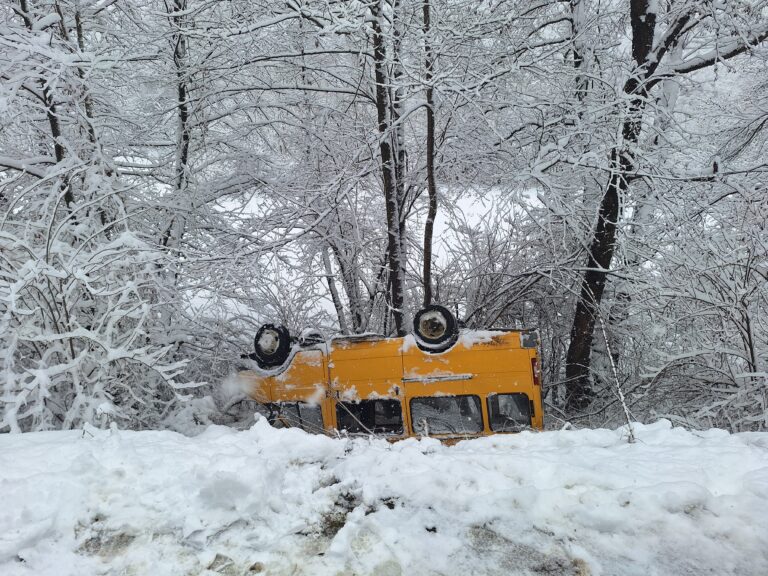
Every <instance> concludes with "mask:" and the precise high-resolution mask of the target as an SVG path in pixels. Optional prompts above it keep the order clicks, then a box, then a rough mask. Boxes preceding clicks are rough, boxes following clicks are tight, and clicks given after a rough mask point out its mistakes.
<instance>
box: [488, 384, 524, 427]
mask: <svg viewBox="0 0 768 576" xmlns="http://www.w3.org/2000/svg"><path fill="white" fill-rule="evenodd" d="M488 417H489V418H490V420H491V430H493V431H494V432H517V431H518V430H521V429H523V428H528V427H530V425H531V403H530V401H529V400H528V396H527V395H526V394H521V393H515V394H494V395H492V396H488Z"/></svg>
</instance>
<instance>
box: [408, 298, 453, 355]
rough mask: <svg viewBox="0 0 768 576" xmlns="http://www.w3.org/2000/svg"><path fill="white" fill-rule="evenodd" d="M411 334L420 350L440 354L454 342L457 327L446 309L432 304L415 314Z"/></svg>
mask: <svg viewBox="0 0 768 576" xmlns="http://www.w3.org/2000/svg"><path fill="white" fill-rule="evenodd" d="M413 333H414V335H415V336H416V343H417V344H418V345H419V348H421V349H422V350H426V351H428V352H442V351H443V350H446V349H448V348H450V347H451V346H452V345H453V344H454V343H455V342H456V339H457V338H458V336H459V326H458V323H457V322H456V318H455V317H454V316H453V314H451V311H450V310H448V308H446V307H444V306H440V305H438V304H432V305H430V306H427V307H426V308H422V309H421V310H419V311H418V312H417V313H416V316H415V317H414V319H413Z"/></svg>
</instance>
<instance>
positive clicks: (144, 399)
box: [0, 175, 183, 432]
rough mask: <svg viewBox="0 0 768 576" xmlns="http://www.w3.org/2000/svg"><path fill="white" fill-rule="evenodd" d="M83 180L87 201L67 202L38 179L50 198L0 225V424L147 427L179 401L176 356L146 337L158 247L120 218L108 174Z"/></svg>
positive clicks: (14, 212) (152, 328)
mask: <svg viewBox="0 0 768 576" xmlns="http://www.w3.org/2000/svg"><path fill="white" fill-rule="evenodd" d="M86 180H87V181H89V186H88V187H86V188H81V190H80V192H81V194H80V196H81V197H84V198H86V197H90V198H91V200H90V201H87V202H82V203H79V204H78V205H76V206H75V205H73V206H72V207H71V208H70V209H66V208H64V207H61V206H59V203H58V202H57V200H60V199H61V193H58V192H59V191H58V190H57V189H56V188H54V189H53V190H51V189H50V188H48V189H47V190H43V189H42V187H41V188H40V189H39V190H38V192H43V191H45V192H47V193H48V195H47V198H51V199H52V200H50V201H48V202H46V201H43V202H41V203H40V204H38V208H37V209H36V208H35V207H34V205H33V204H32V203H26V202H24V199H21V200H20V201H19V202H18V203H16V204H14V205H12V206H11V207H10V209H9V212H8V214H7V215H6V218H5V220H4V221H3V222H2V223H0V224H1V225H0V253H2V262H1V263H0V270H1V271H2V273H1V276H0V389H1V390H2V395H1V396H0V431H12V432H19V431H27V430H45V429H53V428H64V429H67V428H72V427H76V426H80V425H82V424H83V423H84V422H89V423H91V424H96V425H98V424H102V425H103V424H106V423H107V422H108V421H110V420H113V419H115V420H118V421H119V422H120V425H121V426H132V427H136V426H141V427H144V426H152V425H154V424H156V423H157V421H158V419H159V418H160V417H161V416H162V415H163V414H164V413H165V412H167V411H168V410H169V409H170V408H171V407H172V405H173V404H174V403H175V401H176V400H177V399H178V394H177V392H176V390H175V386H176V382H175V380H174V377H175V376H177V375H178V373H179V372H180V370H181V368H182V366H183V363H181V362H168V361H166V360H165V357H166V355H167V352H168V347H166V346H160V345H157V344H155V343H154V339H153V334H158V333H159V332H160V327H161V325H160V324H159V320H160V318H161V316H162V315H161V314H160V309H161V308H162V306H163V302H162V301H161V296H162V292H161V290H160V287H161V284H160V279H161V278H162V274H163V270H162V268H163V255H162V253H160V252H158V250H156V249H155V248H153V247H152V246H150V245H149V244H147V243H146V242H145V241H143V240H142V239H140V238H139V237H138V236H137V235H136V234H134V233H133V232H132V231H131V230H130V229H129V228H127V226H126V225H125V223H124V222H125V220H126V216H127V215H126V214H125V212H124V210H123V209H122V207H121V203H120V202H119V201H118V200H117V198H118V194H117V191H116V190H114V189H112V188H111V186H112V185H113V182H112V180H111V179H110V178H108V177H101V178H98V177H94V176H93V175H91V176H89V178H87V179H86ZM45 197H46V196H43V195H41V196H38V198H45ZM99 215H100V216H101V219H100V218H99ZM104 219H106V220H107V221H106V223H103V222H102V220H104ZM94 222H96V224H94Z"/></svg>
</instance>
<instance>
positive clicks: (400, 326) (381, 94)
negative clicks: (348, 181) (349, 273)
mask: <svg viewBox="0 0 768 576" xmlns="http://www.w3.org/2000/svg"><path fill="white" fill-rule="evenodd" d="M371 12H372V15H373V18H372V20H373V60H374V74H375V78H376V115H377V120H378V128H379V154H380V157H381V170H382V179H383V183H384V200H385V204H386V211H387V240H388V251H389V290H390V306H391V310H392V317H393V319H394V321H395V331H396V333H397V335H398V336H404V335H405V334H406V329H407V328H406V325H405V316H404V307H405V278H404V277H403V272H404V262H403V257H402V246H401V224H400V201H399V200H400V199H399V198H398V190H397V170H396V166H395V162H396V157H395V155H394V153H393V146H392V138H393V135H392V130H391V127H392V123H391V102H390V98H389V90H388V84H387V74H386V64H387V62H386V57H387V53H386V48H385V45H384V35H383V33H382V29H381V24H380V22H379V17H380V12H379V7H378V5H377V4H373V5H372V6H371Z"/></svg>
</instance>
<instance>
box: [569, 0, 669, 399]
mask: <svg viewBox="0 0 768 576" xmlns="http://www.w3.org/2000/svg"><path fill="white" fill-rule="evenodd" d="M648 4H649V0H632V1H631V3H630V19H631V25H632V56H633V59H634V61H635V69H634V70H633V71H632V75H631V76H630V78H629V79H628V80H627V82H626V83H625V84H624V89H623V93H624V94H625V95H626V96H627V98H628V100H629V105H628V108H627V112H626V116H625V117H624V120H623V122H622V142H621V143H620V144H619V145H618V146H616V147H614V148H613V150H611V174H610V176H609V177H608V184H607V186H606V188H605V193H604V194H603V198H602V200H601V202H600V209H599V211H598V215H597V225H596V226H595V231H594V233H593V236H592V241H591V242H590V245H589V254H588V255H587V271H586V272H585V273H584V276H583V278H582V280H581V288H580V290H579V298H578V300H577V302H576V312H575V314H574V317H573V324H572V326H571V340H570V344H569V346H568V352H567V354H566V360H565V361H566V364H565V378H566V383H567V387H568V393H567V396H566V405H565V408H566V411H568V412H578V411H582V410H584V408H586V406H587V405H588V404H589V403H590V402H591V401H592V399H593V397H594V390H593V389H592V385H591V377H590V370H591V361H592V335H593V333H594V330H595V321H596V319H597V314H599V309H600V303H601V302H602V298H603V292H604V290H605V282H606V278H607V276H606V275H607V273H608V271H609V270H610V267H611V261H612V260H613V254H614V252H615V250H616V225H617V222H618V218H619V205H620V201H621V197H622V196H623V194H624V193H625V192H626V191H627V188H628V187H629V183H628V180H627V179H628V176H629V174H630V173H631V171H632V170H633V169H634V160H633V158H632V155H631V152H630V150H631V148H632V147H633V146H634V145H635V144H637V141H638V138H639V136H640V129H641V127H642V119H643V112H644V110H645V102H646V98H647V96H648V87H647V85H645V84H644V83H643V79H644V76H645V73H646V69H647V68H648V66H649V64H651V62H650V61H649V55H650V54H651V51H652V49H653V36H654V31H655V28H656V14H655V13H654V12H648Z"/></svg>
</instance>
